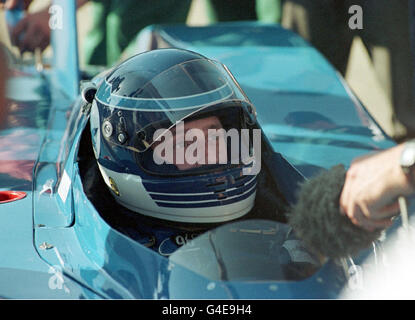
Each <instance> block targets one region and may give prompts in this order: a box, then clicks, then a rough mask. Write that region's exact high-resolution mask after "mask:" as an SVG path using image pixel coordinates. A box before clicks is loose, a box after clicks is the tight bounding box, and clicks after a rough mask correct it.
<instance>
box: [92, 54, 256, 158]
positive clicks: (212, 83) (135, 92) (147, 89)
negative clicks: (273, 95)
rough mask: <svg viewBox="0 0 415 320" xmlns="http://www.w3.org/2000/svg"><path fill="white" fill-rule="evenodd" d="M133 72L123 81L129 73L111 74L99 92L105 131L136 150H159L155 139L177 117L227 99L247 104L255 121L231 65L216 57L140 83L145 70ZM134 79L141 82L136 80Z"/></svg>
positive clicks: (115, 141) (179, 66)
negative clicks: (155, 148) (155, 145)
mask: <svg viewBox="0 0 415 320" xmlns="http://www.w3.org/2000/svg"><path fill="white" fill-rule="evenodd" d="M129 77H130V78H129V79H130V81H128V83H127V82H126V83H124V79H125V77H124V78H123V77H120V76H111V75H110V76H109V77H108V78H107V79H106V80H105V81H106V82H107V85H101V86H100V88H99V90H98V92H97V95H96V103H97V104H99V105H100V108H99V109H100V114H99V117H100V123H101V125H102V128H101V130H102V134H103V136H104V138H105V139H106V140H107V141H108V142H109V143H110V144H115V145H118V146H121V147H124V148H128V149H130V150H133V151H134V152H137V153H140V152H145V151H147V150H149V149H150V148H152V147H153V149H154V146H153V144H154V143H155V141H159V140H160V137H161V136H163V135H164V134H165V133H166V132H167V131H169V130H172V129H173V127H174V126H176V124H177V123H178V122H181V121H183V120H184V119H186V118H188V117H190V116H192V115H195V114H197V113H199V112H201V111H202V110H204V109H207V108H210V107H214V106H217V105H223V104H224V103H226V102H229V103H231V104H232V105H234V106H235V105H238V106H239V108H240V109H245V111H244V112H245V113H247V114H250V117H251V118H252V119H251V121H254V119H253V118H254V117H255V111H254V108H253V106H252V105H251V103H250V102H249V100H248V98H247V97H246V95H245V94H244V93H243V91H242V90H241V88H240V87H239V85H238V84H237V83H236V81H235V80H234V78H233V76H232V75H231V74H230V72H229V71H228V70H227V69H226V67H224V66H223V65H222V64H220V63H218V62H216V61H212V60H208V59H195V60H191V61H187V62H184V63H181V64H177V65H175V66H174V67H171V68H170V69H167V70H166V71H164V72H162V73H160V74H158V75H157V76H155V77H154V78H153V79H152V80H151V81H148V82H147V83H146V84H145V85H144V86H143V85H141V86H139V87H134V86H132V84H131V83H140V80H139V78H140V77H142V75H140V73H139V72H134V71H132V72H130V74H129ZM134 78H137V81H131V79H134ZM120 88H122V89H120ZM238 121H239V120H238ZM238 126H241V124H240V123H239V124H238Z"/></svg>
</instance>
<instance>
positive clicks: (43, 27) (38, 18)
mask: <svg viewBox="0 0 415 320" xmlns="http://www.w3.org/2000/svg"><path fill="white" fill-rule="evenodd" d="M16 1H18V0H8V1H7V2H6V8H7V3H8V2H12V3H11V4H10V6H12V5H15V2H16ZM26 1H27V0H25V2H26ZM28 2H29V4H30V2H31V0H28ZM87 2H88V0H77V3H76V4H77V8H80V7H82V6H83V5H84V4H86V3H87ZM11 40H12V43H13V44H15V45H16V46H18V47H19V49H20V52H25V51H30V52H33V51H34V50H35V49H36V48H40V49H41V50H42V51H43V50H44V49H45V48H46V47H47V46H48V45H49V43H50V28H49V7H47V8H45V9H43V10H41V11H39V12H35V13H30V14H28V15H27V16H26V17H25V18H23V19H22V20H21V21H20V22H19V23H18V24H17V25H16V26H15V27H14V29H13V31H12V33H11Z"/></svg>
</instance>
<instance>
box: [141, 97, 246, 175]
mask: <svg viewBox="0 0 415 320" xmlns="http://www.w3.org/2000/svg"><path fill="white" fill-rule="evenodd" d="M249 119H250V118H249V115H248V114H247V113H246V112H245V108H244V107H242V106H241V102H239V101H238V102H230V101H227V102H224V103H220V104H218V105H215V106H212V107H208V108H205V109H203V110H200V111H198V112H196V113H195V114H192V115H190V116H188V117H186V118H185V119H184V120H183V121H179V122H176V124H175V125H174V126H173V127H171V128H170V129H168V130H165V131H164V129H162V130H161V132H163V133H162V135H161V136H159V137H158V138H157V140H156V141H154V142H153V144H152V145H151V146H150V148H149V149H147V150H146V151H145V152H140V153H137V155H136V159H137V162H138V164H139V165H140V166H141V167H142V168H143V169H145V170H146V171H148V172H150V173H154V174H169V175H180V174H201V173H207V172H211V171H221V170H225V169H226V168H229V167H235V166H242V165H244V164H247V163H249V162H250V161H249V159H250V157H251V156H252V152H253V149H252V141H253V140H252V137H251V135H252V130H251V124H250V121H249Z"/></svg>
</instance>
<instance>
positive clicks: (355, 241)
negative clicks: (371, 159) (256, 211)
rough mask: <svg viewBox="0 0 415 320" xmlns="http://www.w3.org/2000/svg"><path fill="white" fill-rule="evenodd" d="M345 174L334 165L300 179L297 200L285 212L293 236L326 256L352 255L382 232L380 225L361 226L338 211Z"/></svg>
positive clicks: (339, 167) (365, 246) (340, 168)
mask: <svg viewBox="0 0 415 320" xmlns="http://www.w3.org/2000/svg"><path fill="white" fill-rule="evenodd" d="M345 178H346V169H345V168H344V166H343V165H337V166H334V167H332V168H331V169H329V170H327V171H325V172H323V173H320V174H319V175H317V176H315V177H313V178H311V179H310V180H308V181H306V182H304V183H302V184H301V185H300V187H299V192H298V196H297V199H298V201H297V203H296V204H294V205H293V206H291V208H290V210H289V212H288V214H287V218H288V224H289V225H290V226H291V227H292V228H293V230H294V233H295V234H296V236H297V237H298V238H299V239H301V240H302V241H303V242H304V244H305V245H306V246H308V248H309V249H310V250H313V251H316V252H318V253H320V254H323V255H324V256H326V257H328V258H343V257H347V256H349V255H355V254H357V253H358V252H359V251H361V250H363V249H366V248H368V247H369V246H371V244H372V242H373V241H375V240H377V239H378V238H379V237H380V235H381V233H382V229H378V230H375V231H373V232H369V231H367V230H364V229H362V228H360V227H358V226H356V225H355V224H353V223H352V222H351V221H350V219H349V218H348V217H347V216H346V215H343V214H341V213H340V194H341V191H342V189H343V186H344V182H345Z"/></svg>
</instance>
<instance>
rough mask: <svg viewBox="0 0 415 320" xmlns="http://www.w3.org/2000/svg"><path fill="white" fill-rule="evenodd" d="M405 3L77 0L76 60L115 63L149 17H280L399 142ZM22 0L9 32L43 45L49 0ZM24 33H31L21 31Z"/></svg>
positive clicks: (407, 98)
mask: <svg viewBox="0 0 415 320" xmlns="http://www.w3.org/2000/svg"><path fill="white" fill-rule="evenodd" d="M8 2H9V3H13V2H17V0H6V3H8ZM408 2H410V3H412V2H413V0H409V1H407V0H396V1H394V5H393V6H390V5H388V3H389V2H388V1H387V0H378V1H376V2H375V1H374V0H367V1H363V0H356V1H351V0H240V1H236V0H229V1H221V0H176V1H174V0H165V1H162V0H154V1H150V0H143V1H140V2H137V1H131V0H124V1H115V0H113V1H111V0H90V1H88V0H77V4H78V8H79V10H78V35H79V40H80V41H79V44H80V62H81V66H83V65H90V64H98V65H102V64H103V65H107V66H108V65H112V64H113V63H114V61H117V60H119V58H120V52H121V51H122V50H123V49H124V48H125V46H126V45H128V42H129V41H131V40H133V39H132V38H131V37H134V36H135V35H136V34H137V33H138V32H139V31H140V30H141V28H143V27H145V26H146V25H147V24H154V23H176V22H177V23H184V22H185V23H187V24H189V25H199V26H200V25H206V24H210V23H215V22H222V21H237V20H245V21H246V20H252V21H253V20H259V21H261V22H267V23H279V22H281V23H282V25H283V26H284V27H287V28H290V29H292V30H294V31H296V32H298V33H299V34H300V35H301V36H303V37H304V38H306V39H307V40H309V41H310V42H311V43H312V44H313V45H314V46H316V47H317V49H318V50H320V51H321V52H322V53H323V54H324V55H325V56H326V57H327V58H328V60H329V61H330V62H332V64H333V65H335V67H336V68H337V69H338V70H339V71H340V72H341V73H342V74H343V75H344V76H345V79H346V81H347V83H348V84H349V85H350V87H351V88H352V89H353V90H354V91H355V93H356V95H357V96H358V97H359V99H360V100H361V101H362V102H363V104H364V105H365V106H366V107H367V108H368V110H369V112H370V113H371V114H372V115H373V116H374V118H375V120H377V122H378V123H379V124H380V125H381V126H382V128H383V129H384V130H385V132H386V133H387V134H389V135H390V136H392V137H394V138H395V139H397V140H398V141H401V140H404V139H406V138H408V137H412V136H414V135H415V129H414V124H415V118H414V115H413V114H414V112H412V109H411V108H412V107H411V90H412V88H411V87H412V83H414V81H413V79H412V74H413V72H412V68H411V67H408V66H410V65H411V63H412V61H411V60H412V59H411V58H412V57H411V55H410V51H409V31H408V25H409V23H408V20H409V19H408ZM24 3H25V7H27V5H28V4H29V3H30V6H29V7H28V12H27V14H26V18H25V19H24V20H23V21H21V23H19V26H16V28H14V31H13V37H12V38H13V39H14V41H15V42H17V44H19V45H20V46H21V48H22V49H23V50H24V49H26V50H27V51H33V48H34V47H36V46H37V47H40V48H41V49H44V47H45V45H47V44H48V41H49V35H48V34H49V32H50V31H49V29H48V27H47V21H48V18H47V15H48V5H49V3H50V0H24ZM138 3H139V4H138ZM352 4H357V5H360V6H361V7H362V10H363V29H362V30H351V29H350V28H349V23H348V22H349V19H350V17H351V14H350V13H349V12H348V11H349V8H350V6H351V5H352ZM31 29H34V30H36V31H30V30H31ZM25 32H26V34H36V36H34V37H30V38H29V37H24V34H25ZM28 32H29V33H28ZM42 33H44V34H46V36H42V35H41V34H42ZM45 52H46V54H47V53H48V50H46V51H45ZM398 74H399V76H397V75H398ZM413 85H414V86H415V83H414V84H413Z"/></svg>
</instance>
